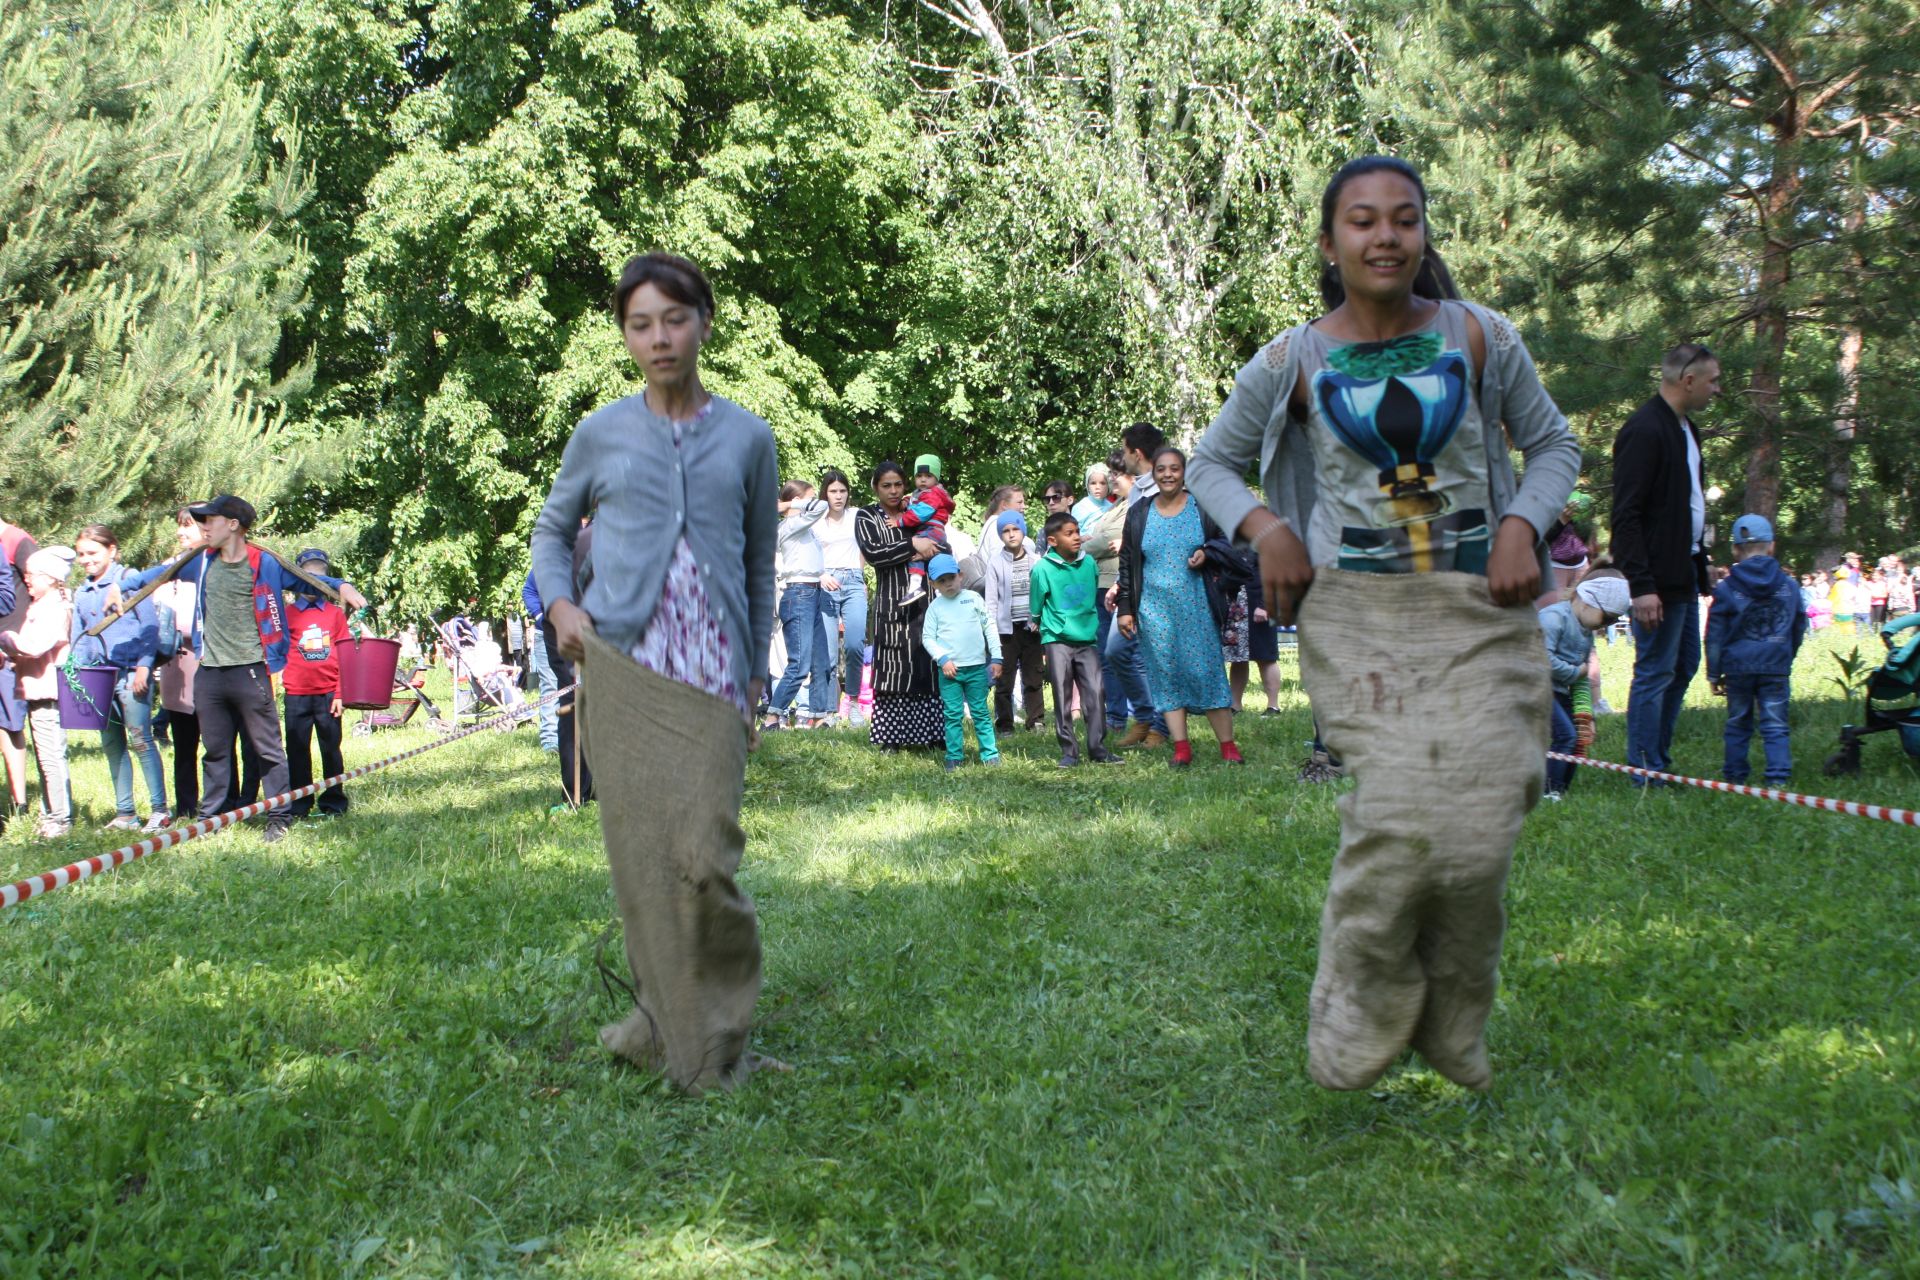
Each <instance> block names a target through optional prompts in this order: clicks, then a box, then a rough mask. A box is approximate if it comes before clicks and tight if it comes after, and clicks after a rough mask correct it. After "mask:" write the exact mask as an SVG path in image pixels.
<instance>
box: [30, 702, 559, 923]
mask: <svg viewBox="0 0 1920 1280" xmlns="http://www.w3.org/2000/svg"><path fill="white" fill-rule="evenodd" d="M573 688H574V686H572V685H568V686H567V687H566V688H564V689H555V690H554V691H553V692H552V693H544V694H541V695H540V696H539V697H538V698H535V699H534V700H533V701H531V702H528V703H525V704H523V705H521V706H519V707H515V708H514V709H513V710H512V711H507V712H503V713H502V714H500V715H497V716H494V717H492V718H491V719H487V720H482V721H480V722H479V723H478V724H472V725H468V726H467V727H466V728H464V729H459V730H456V731H455V732H453V733H450V734H448V735H447V736H446V737H444V738H441V739H440V740H439V741H438V742H429V743H427V744H426V745H425V746H421V747H415V748H414V749H413V750H411V751H402V752H401V753H400V754H399V755H397V756H388V757H387V758H386V759H385V760H377V761H375V762H374V763H372V764H366V765H361V766H360V767H359V768H358V769H349V770H347V771H346V772H345V773H342V774H337V775H335V776H334V777H331V778H322V779H321V780H320V781H318V782H314V783H309V784H308V785H307V786H304V787H301V788H299V789H297V790H294V791H289V792H287V793H286V794H285V795H280V796H273V797H271V798H270V799H266V800H261V801H258V802H256V803H254V804H249V805H243V806H242V807H240V808H238V809H233V810H230V811H228V812H226V813H222V814H219V815H217V816H215V817H211V818H202V819H200V820H199V821H198V822H194V823H190V824H189V825H187V826H184V827H168V828H167V829H166V830H165V831H162V832H160V833H159V834H158V835H156V836H154V837H153V838H151V839H148V840H141V841H139V842H137V843H135V844H129V845H123V846H121V847H120V848H118V849H115V850H114V851H113V852H112V853H103V854H101V855H100V856H99V857H97V858H88V859H87V860H86V861H84V862H70V863H68V864H67V865H66V866H64V867H60V868H59V869H57V870H54V871H43V872H41V873H40V874H39V875H37V876H28V877H27V878H26V879H25V880H17V881H15V882H14V883H12V884H9V885H0V911H4V910H5V909H6V908H8V907H13V906H18V905H19V904H20V903H22V902H26V901H28V900H29V899H31V898H38V897H40V896H41V895H43V894H48V893H52V892H53V891H54V890H55V889H64V888H66V887H67V886H68V885H70V884H79V883H80V882H81V881H82V880H87V879H91V878H92V877H94V876H97V875H104V874H105V873H107V872H109V871H112V870H114V869H115V868H117V867H122V866H125V865H126V864H127V863H129V862H132V861H134V860H135V859H138V858H144V857H146V856H147V855H148V854H150V853H159V852H160V851H161V850H162V849H171V848H173V847H174V846H175V845H179V844H185V843H186V842H187V841H189V840H192V839H195V838H196V837H198V836H204V835H211V834H213V833H214V832H216V831H220V830H224V829H225V828H227V827H230V826H233V825H234V824H235V823H239V822H245V821H246V820H247V819H248V818H254V817H258V816H259V815H260V814H263V813H265V812H266V811H267V810H269V809H273V808H276V807H278V806H280V805H283V804H291V803H292V802H293V801H295V800H298V799H300V798H301V797H303V796H310V795H315V794H317V793H319V792H321V791H325V790H326V789H327V788H328V787H331V786H336V785H338V784H340V783H343V782H350V781H352V780H353V779H355V778H364V777H366V776H367V775H368V774H370V773H374V772H376V771H378V770H380V769H385V768H388V767H390V766H392V765H396V764H399V763H400V762H401V761H403V760H411V759H413V758H414V757H415V756H422V755H425V754H426V753H427V752H429V751H438V750H439V749H440V748H442V747H448V746H452V745H453V744H454V743H456V742H458V741H460V739H462V738H470V737H472V736H473V735H474V734H476V733H482V732H485V731H486V730H488V729H498V728H502V727H504V726H506V725H509V724H513V723H516V722H518V721H520V720H523V719H525V718H526V716H527V713H528V712H530V711H533V710H536V709H538V708H539V707H540V706H542V705H544V704H545V703H547V702H550V701H552V700H553V699H555V698H559V697H562V696H564V695H566V694H568V693H571V692H573Z"/></svg>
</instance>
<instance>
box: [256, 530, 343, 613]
mask: <svg viewBox="0 0 1920 1280" xmlns="http://www.w3.org/2000/svg"><path fill="white" fill-rule="evenodd" d="M248 541H250V542H252V543H253V545H254V546H256V547H258V548H260V549H261V550H262V551H264V552H266V553H267V554H268V555H270V556H272V557H273V558H274V559H275V560H278V561H279V562H280V567H281V568H282V569H285V570H286V571H287V572H288V573H290V574H292V575H293V576H294V577H296V578H298V579H300V581H302V582H304V583H306V584H307V585H308V586H310V587H312V588H313V589H314V590H315V591H318V592H319V593H320V594H321V595H323V596H325V597H326V598H327V599H329V600H331V601H333V602H334V603H335V604H337V605H339V606H340V607H341V608H342V609H344V608H346V607H347V602H346V601H345V600H342V599H341V598H340V593H339V592H338V591H335V590H334V589H333V588H332V587H330V586H328V585H327V584H326V583H324V582H322V581H320V579H318V578H316V577H314V576H313V575H312V574H310V573H308V572H307V571H306V570H305V569H302V568H301V567H300V566H299V565H297V564H295V563H294V562H293V561H291V560H289V559H287V558H286V557H285V556H283V555H281V554H280V553H279V552H278V551H275V550H274V549H273V548H272V547H270V546H268V545H267V544H266V543H264V542H261V541H258V540H257V539H252V538H250V539H248Z"/></svg>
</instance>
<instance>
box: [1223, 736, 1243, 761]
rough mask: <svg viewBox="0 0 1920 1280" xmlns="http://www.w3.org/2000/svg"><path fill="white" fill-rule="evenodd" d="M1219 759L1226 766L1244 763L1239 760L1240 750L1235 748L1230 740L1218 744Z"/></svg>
mask: <svg viewBox="0 0 1920 1280" xmlns="http://www.w3.org/2000/svg"><path fill="white" fill-rule="evenodd" d="M1220 759H1221V760H1223V761H1225V762H1226V763H1227V764H1245V763H1246V761H1245V760H1242V759H1241V758H1240V748H1239V747H1237V746H1235V745H1234V743H1233V742H1232V740H1231V739H1229V740H1228V741H1226V742H1223V743H1221V744H1220Z"/></svg>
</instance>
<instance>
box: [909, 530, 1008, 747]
mask: <svg viewBox="0 0 1920 1280" xmlns="http://www.w3.org/2000/svg"><path fill="white" fill-rule="evenodd" d="M927 576H928V577H929V578H931V579H933V590H934V597H933V601H932V603H930V604H928V605H927V616H926V621H925V622H924V623H923V624H922V626H921V629H920V643H921V644H923V645H925V646H926V650H927V652H928V653H929V654H931V655H932V656H933V665H934V666H935V667H937V668H939V671H940V705H941V708H942V710H943V711H944V712H945V713H946V721H947V766H946V767H947V769H948V770H949V771H951V770H954V769H958V768H959V767H960V765H961V764H962V763H963V762H964V761H965V760H966V756H967V752H966V718H967V711H968V709H969V708H971V709H972V711H973V732H974V734H975V736H976V737H978V738H979V739H980V763H981V764H989V765H997V764H999V763H1000V746H999V743H998V742H997V741H996V740H995V738H994V733H993V717H992V716H990V715H988V714H987V689H988V687H989V686H990V685H991V684H992V682H993V681H995V680H998V679H999V678H1000V629H999V628H998V627H996V626H994V624H993V619H992V618H991V617H990V616H989V615H988V613H987V605H986V601H984V600H982V599H981V598H980V595H979V593H978V592H975V591H963V590H961V588H960V564H959V562H958V561H956V560H955V559H954V558H953V557H952V556H950V555H948V554H946V553H945V552H942V553H940V554H939V555H937V556H935V557H933V559H931V560H929V561H928V562H927Z"/></svg>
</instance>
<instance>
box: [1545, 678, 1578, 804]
mask: <svg viewBox="0 0 1920 1280" xmlns="http://www.w3.org/2000/svg"><path fill="white" fill-rule="evenodd" d="M1551 710H1552V712H1553V736H1552V738H1551V739H1550V740H1549V742H1548V750H1551V751H1558V752H1559V753H1560V754H1561V755H1565V756H1570V755H1572V754H1573V748H1574V746H1575V745H1576V744H1575V741H1574V739H1575V733H1574V728H1573V698H1572V697H1571V696H1570V695H1568V694H1564V693H1562V692H1560V691H1559V690H1558V689H1555V690H1554V691H1553V706H1552V708H1551ZM1578 767H1579V766H1577V765H1571V764H1568V763H1567V762H1566V761H1565V760H1549V761H1547V790H1548V791H1549V792H1550V793H1551V792H1557V793H1558V794H1560V795H1565V794H1566V792H1567V788H1569V787H1571V786H1572V785H1573V771H1574V770H1575V769H1576V768H1578Z"/></svg>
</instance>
